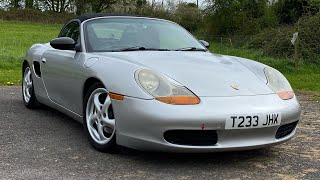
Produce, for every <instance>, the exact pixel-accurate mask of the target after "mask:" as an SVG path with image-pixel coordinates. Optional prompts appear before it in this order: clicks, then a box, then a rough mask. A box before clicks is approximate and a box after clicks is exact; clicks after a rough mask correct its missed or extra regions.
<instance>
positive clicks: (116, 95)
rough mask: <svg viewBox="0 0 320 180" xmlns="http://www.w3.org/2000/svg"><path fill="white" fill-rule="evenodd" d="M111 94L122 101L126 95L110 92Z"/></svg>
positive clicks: (111, 96) (112, 97)
mask: <svg viewBox="0 0 320 180" xmlns="http://www.w3.org/2000/svg"><path fill="white" fill-rule="evenodd" d="M109 96H110V98H111V99H114V100H118V101H122V100H123V99H124V95H121V94H115V93H109Z"/></svg>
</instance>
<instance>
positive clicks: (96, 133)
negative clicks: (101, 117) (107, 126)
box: [89, 126, 100, 139]
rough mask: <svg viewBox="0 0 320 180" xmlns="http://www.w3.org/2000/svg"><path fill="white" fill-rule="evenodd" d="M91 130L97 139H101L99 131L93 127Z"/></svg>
mask: <svg viewBox="0 0 320 180" xmlns="http://www.w3.org/2000/svg"><path fill="white" fill-rule="evenodd" d="M89 128H90V131H91V133H92V134H93V135H94V136H95V138H97V139H100V135H99V133H98V132H97V130H96V129H95V128H94V127H92V126H90V127H89Z"/></svg>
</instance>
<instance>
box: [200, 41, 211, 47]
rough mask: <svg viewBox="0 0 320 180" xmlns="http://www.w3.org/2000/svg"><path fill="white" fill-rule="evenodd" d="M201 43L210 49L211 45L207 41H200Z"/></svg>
mask: <svg viewBox="0 0 320 180" xmlns="http://www.w3.org/2000/svg"><path fill="white" fill-rule="evenodd" d="M199 42H200V43H201V44H202V45H204V47H206V48H209V47H210V44H209V43H208V42H207V41H204V40H199Z"/></svg>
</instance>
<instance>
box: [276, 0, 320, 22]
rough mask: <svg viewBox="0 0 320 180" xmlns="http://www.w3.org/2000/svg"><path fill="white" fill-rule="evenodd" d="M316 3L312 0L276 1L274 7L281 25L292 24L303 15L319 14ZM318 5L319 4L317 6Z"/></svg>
mask: <svg viewBox="0 0 320 180" xmlns="http://www.w3.org/2000/svg"><path fill="white" fill-rule="evenodd" d="M317 4H318V2H317V1H315V0H313V1H311V0H291V1H288V0H278V1H277V2H276V3H275V4H274V6H275V7H276V13H277V15H278V17H279V20H280V23H282V24H294V23H296V22H297V21H298V20H299V18H301V17H302V16H304V15H315V14H316V13H318V12H319V8H318V7H317V6H316V5H317ZM318 5H319V4H318Z"/></svg>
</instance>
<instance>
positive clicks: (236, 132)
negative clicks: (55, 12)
mask: <svg viewBox="0 0 320 180" xmlns="http://www.w3.org/2000/svg"><path fill="white" fill-rule="evenodd" d="M208 47H209V43H207V42H206V41H203V40H197V39H196V38H195V37H193V36H192V35H191V34H190V33H189V32H188V31H187V30H185V29H184V28H183V27H181V26H179V25H178V24H176V23H174V22H171V21H167V20H163V19H157V18H149V17H139V16H126V15H106V14H85V15H82V16H79V17H77V18H74V19H72V20H71V21H69V22H68V23H66V25H65V26H64V27H63V28H62V30H61V32H60V34H59V36H58V37H57V38H56V39H53V40H52V41H51V42H49V43H46V44H35V45H33V46H32V47H31V48H30V49H29V50H28V52H27V54H26V56H25V59H24V61H23V65H22V72H23V73H22V74H23V80H22V82H23V84H22V95H23V101H24V104H25V106H26V107H27V108H30V109H32V108H36V107H37V106H39V105H41V104H44V105H47V106H50V107H52V108H54V109H57V110H59V111H61V112H63V113H65V114H66V115H68V116H70V117H72V118H74V119H75V120H77V121H79V122H81V123H83V126H84V131H85V133H86V135H87V136H88V139H89V142H90V144H91V145H92V146H93V147H94V148H96V149H97V150H99V151H103V152H112V151H114V150H115V149H117V147H119V146H125V147H129V148H133V149H139V150H148V151H166V152H214V151H228V150H246V149H256V148H262V147H266V146H270V145H276V144H279V143H282V142H285V141H286V140H288V139H290V138H292V137H293V136H294V134H295V131H296V126H297V123H298V121H299V118H300V113H301V107H300V104H299V102H298V100H297V98H296V96H295V93H294V92H293V90H292V88H291V86H290V84H289V83H288V81H287V80H286V78H285V77H284V76H283V75H282V74H281V73H280V72H279V71H277V70H276V69H274V68H272V67H269V66H267V65H264V64H261V63H259V62H256V61H253V60H248V59H244V58H239V57H233V56H226V55H219V54H216V53H213V52H210V51H209V50H208Z"/></svg>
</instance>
